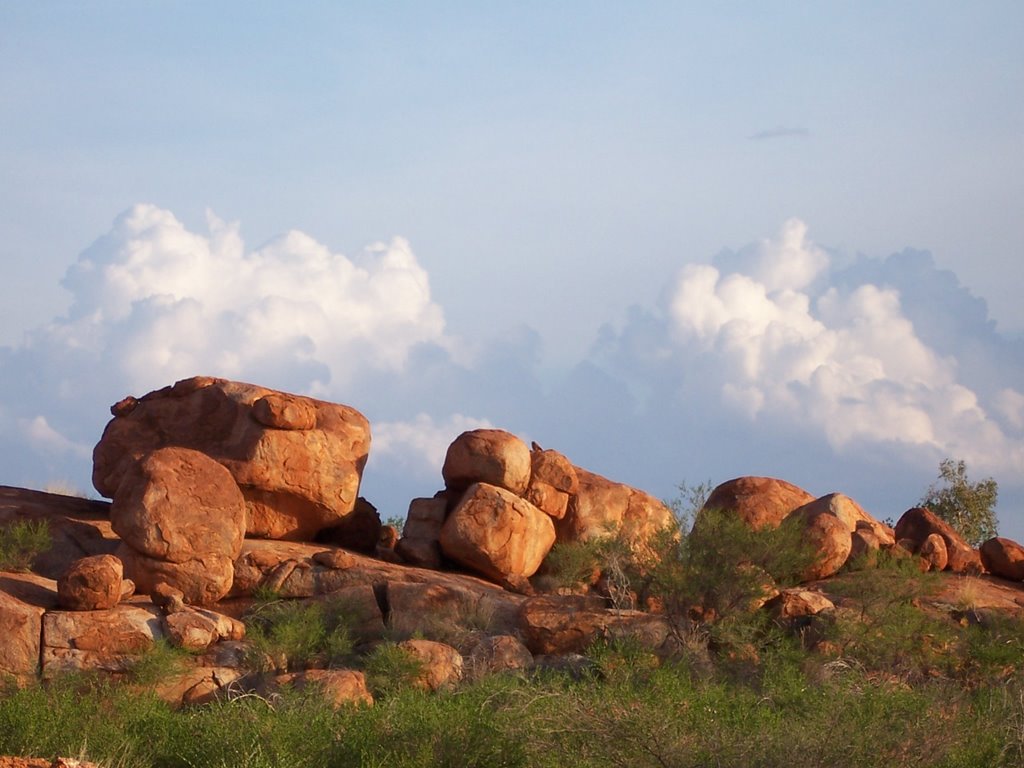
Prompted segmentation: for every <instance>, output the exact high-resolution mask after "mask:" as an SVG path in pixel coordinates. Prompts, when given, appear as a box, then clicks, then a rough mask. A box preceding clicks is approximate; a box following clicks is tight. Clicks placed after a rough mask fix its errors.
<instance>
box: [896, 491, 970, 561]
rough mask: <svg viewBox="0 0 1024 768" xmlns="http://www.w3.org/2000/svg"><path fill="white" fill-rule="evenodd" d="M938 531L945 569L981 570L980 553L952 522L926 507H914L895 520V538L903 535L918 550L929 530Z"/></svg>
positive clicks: (929, 532) (898, 538)
mask: <svg viewBox="0 0 1024 768" xmlns="http://www.w3.org/2000/svg"><path fill="white" fill-rule="evenodd" d="M933 533H937V534H938V535H939V536H941V537H942V539H943V541H945V543H946V555H947V563H946V570H949V571H953V572H954V573H980V572H981V570H982V564H981V556H980V555H979V554H978V551H977V550H976V549H974V548H973V547H971V545H970V544H968V543H967V542H966V541H964V538H963V536H961V535H960V534H959V533H957V532H956V531H955V530H954V529H953V526H951V525H950V524H949V523H947V522H946V521H945V520H943V519H942V518H941V517H939V516H938V515H936V514H935V513H934V512H932V511H931V510H930V509H926V508H925V507H914V508H912V509H908V510H907V511H906V512H904V513H903V516H902V517H901V518H900V519H899V521H898V522H897V523H896V531H895V534H896V540H897V541H900V540H903V539H906V540H907V541H909V542H911V543H912V545H913V551H914V552H915V553H918V552H919V551H920V549H921V546H922V545H923V544H924V542H925V539H927V538H928V537H929V536H930V535H931V534H933Z"/></svg>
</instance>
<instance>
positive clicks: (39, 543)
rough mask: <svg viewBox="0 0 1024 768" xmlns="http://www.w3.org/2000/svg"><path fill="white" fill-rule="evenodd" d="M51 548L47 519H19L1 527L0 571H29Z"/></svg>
mask: <svg viewBox="0 0 1024 768" xmlns="http://www.w3.org/2000/svg"><path fill="white" fill-rule="evenodd" d="M49 548H50V528H49V526H48V525H47V524H46V521H45V520H17V521H15V522H13V523H9V524H7V525H5V526H4V527H3V528H0V571H27V570H29V568H30V566H31V565H32V561H33V560H34V559H35V558H36V556H37V555H38V554H40V553H41V552H45V551H46V550H47V549H49Z"/></svg>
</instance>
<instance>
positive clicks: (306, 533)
mask: <svg viewBox="0 0 1024 768" xmlns="http://www.w3.org/2000/svg"><path fill="white" fill-rule="evenodd" d="M111 411H112V413H113V414H114V418H113V419H112V420H111V421H110V422H109V423H108V424H107V427H106V429H105V430H104V432H103V437H102V438H101V439H100V441H99V443H98V444H97V446H96V448H95V450H94V451H93V485H95V487H96V490H98V491H99V492H100V493H101V494H102V495H104V496H107V497H110V498H116V494H117V492H118V488H119V486H120V485H121V481H122V480H123V479H124V477H125V475H126V474H127V473H128V472H129V470H130V469H131V467H132V466H133V465H134V464H136V463H137V462H139V461H140V460H142V459H143V457H144V456H146V455H147V454H149V453H151V452H153V451H154V450H156V449H158V448H164V447H168V446H177V447H181V448H191V449H193V450H196V451H199V452H200V453H204V454H206V455H207V456H209V457H210V458H212V459H214V460H216V461H217V462H219V463H220V464H222V465H223V466H224V467H226V468H227V470H228V471H229V472H230V473H231V476H232V477H233V478H234V480H235V482H236V483H237V485H238V487H239V488H240V489H241V491H242V495H243V496H244V497H245V502H246V507H247V529H246V530H247V533H248V534H249V535H251V536H262V537H269V538H290V539H303V538H307V539H308V538H311V537H312V536H313V535H314V534H316V532H318V531H320V530H322V529H325V528H329V527H331V526H335V525H338V524H339V523H340V522H341V521H342V520H344V518H345V517H346V516H348V515H350V514H351V513H352V512H353V510H354V509H355V505H356V500H357V498H358V495H359V493H358V491H359V483H360V479H361V476H362V471H363V466H364V465H365V463H366V458H367V455H368V452H369V448H370V427H369V423H368V422H367V420H366V418H365V417H364V416H363V415H362V414H360V413H359V412H358V411H356V410H355V409H354V408H350V407H348V406H344V405H337V404H333V403H326V402H322V401H320V400H314V399H312V398H308V397H300V396H298V395H290V394H286V393H283V392H277V391H274V390H270V389H266V388H264V387H259V386H255V385H252V384H243V383H239V382H233V381H227V380H225V379H215V378H210V377H196V378H192V379H185V380H183V381H179V382H178V383H176V384H175V385H174V386H172V387H165V388H164V389H161V390H157V391H154V392H150V393H149V394H147V395H144V396H143V397H141V398H138V399H136V398H134V397H128V398H125V399H124V400H122V401H121V402H119V403H117V404H116V405H115V406H113V408H112V409H111Z"/></svg>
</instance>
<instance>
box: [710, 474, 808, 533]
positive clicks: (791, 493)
mask: <svg viewBox="0 0 1024 768" xmlns="http://www.w3.org/2000/svg"><path fill="white" fill-rule="evenodd" d="M812 501H814V496H812V495H811V494H810V493H808V492H807V491H805V490H804V489H803V488H800V487H799V486H796V485H793V483H789V482H786V481H785V480H779V479H777V478H774V477H737V478H735V479H733V480H727V481H726V482H724V483H722V484H721V485H719V486H717V487H716V488H715V489H714V490H713V491H712V492H711V494H710V495H709V496H708V498H707V501H705V502H704V506H703V507H702V508H701V510H700V512H698V513H697V523H698V524H699V521H700V517H701V515H702V514H706V512H705V510H716V511H719V512H724V513H727V514H731V515H735V516H736V517H738V518H740V519H741V520H743V522H745V523H746V524H747V525H748V526H750V527H751V528H753V529H755V530H758V529H761V528H778V527H779V525H780V524H781V523H782V521H783V520H785V519H786V518H787V517H788V516H789V515H790V514H791V513H792V512H793V510H795V509H797V508H798V507H802V506H803V505H804V504H808V503H810V502H812Z"/></svg>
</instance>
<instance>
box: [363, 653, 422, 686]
mask: <svg viewBox="0 0 1024 768" xmlns="http://www.w3.org/2000/svg"><path fill="white" fill-rule="evenodd" d="M363 669H364V670H365V672H366V685H367V687H368V688H369V689H370V692H371V693H373V695H374V696H375V697H376V696H384V697H388V696H393V695H395V694H396V693H397V692H399V691H401V690H404V689H407V688H409V687H410V686H411V685H412V683H413V681H415V680H416V678H418V677H419V676H420V674H421V673H422V672H423V662H422V661H420V660H419V659H418V658H416V657H415V656H413V655H412V654H411V653H410V652H409V651H407V650H406V649H405V648H402V647H401V646H399V645H398V644H396V643H381V644H380V645H378V646H377V647H376V648H374V649H373V650H372V651H371V652H370V653H369V655H368V656H367V657H366V658H365V659H364V660H363Z"/></svg>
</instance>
